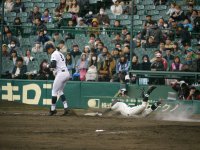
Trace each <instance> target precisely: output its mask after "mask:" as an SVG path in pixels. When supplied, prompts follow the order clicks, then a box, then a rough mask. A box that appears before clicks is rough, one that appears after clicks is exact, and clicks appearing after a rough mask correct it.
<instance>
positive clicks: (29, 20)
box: [27, 11, 42, 23]
mask: <svg viewBox="0 0 200 150" xmlns="http://www.w3.org/2000/svg"><path fill="white" fill-rule="evenodd" d="M41 17H42V14H41V13H40V12H38V13H36V14H35V13H34V12H33V11H31V12H30V14H29V16H28V19H27V22H30V23H33V22H32V21H33V20H34V19H35V18H41Z"/></svg>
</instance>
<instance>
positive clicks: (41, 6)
mask: <svg viewBox="0 0 200 150" xmlns="http://www.w3.org/2000/svg"><path fill="white" fill-rule="evenodd" d="M34 6H38V7H39V8H40V9H41V8H44V3H34Z"/></svg>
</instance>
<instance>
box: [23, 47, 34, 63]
mask: <svg viewBox="0 0 200 150" xmlns="http://www.w3.org/2000/svg"><path fill="white" fill-rule="evenodd" d="M23 59H24V62H25V64H26V65H28V64H29V62H30V61H34V57H33V56H31V51H30V50H29V49H28V50H26V56H24V58H23Z"/></svg>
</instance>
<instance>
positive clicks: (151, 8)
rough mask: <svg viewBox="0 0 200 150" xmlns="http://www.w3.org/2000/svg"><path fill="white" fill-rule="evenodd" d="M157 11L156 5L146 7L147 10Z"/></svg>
mask: <svg viewBox="0 0 200 150" xmlns="http://www.w3.org/2000/svg"><path fill="white" fill-rule="evenodd" d="M154 9H156V7H155V5H146V6H145V10H154Z"/></svg>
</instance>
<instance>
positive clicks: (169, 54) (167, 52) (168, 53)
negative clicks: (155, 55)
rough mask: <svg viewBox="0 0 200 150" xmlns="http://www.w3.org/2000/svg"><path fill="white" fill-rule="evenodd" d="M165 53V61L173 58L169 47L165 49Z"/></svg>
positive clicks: (170, 60)
mask: <svg viewBox="0 0 200 150" xmlns="http://www.w3.org/2000/svg"><path fill="white" fill-rule="evenodd" d="M165 52H166V55H165V56H164V58H165V59H166V60H167V62H172V61H173V60H174V55H172V54H171V49H165Z"/></svg>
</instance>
